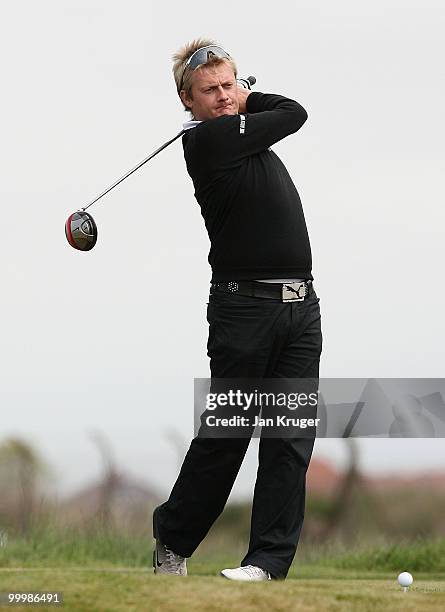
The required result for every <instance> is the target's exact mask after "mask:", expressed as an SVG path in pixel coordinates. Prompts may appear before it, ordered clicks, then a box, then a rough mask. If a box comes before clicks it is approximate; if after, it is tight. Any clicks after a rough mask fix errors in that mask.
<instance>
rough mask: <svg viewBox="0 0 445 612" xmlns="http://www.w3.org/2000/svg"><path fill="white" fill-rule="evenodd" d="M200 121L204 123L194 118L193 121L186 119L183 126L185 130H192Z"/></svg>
mask: <svg viewBox="0 0 445 612" xmlns="http://www.w3.org/2000/svg"><path fill="white" fill-rule="evenodd" d="M199 123H202V121H196V120H192V121H186V122H185V123H184V124H183V125H182V128H183V129H184V130H191V129H192V128H194V127H196V126H197V125H198V124H199Z"/></svg>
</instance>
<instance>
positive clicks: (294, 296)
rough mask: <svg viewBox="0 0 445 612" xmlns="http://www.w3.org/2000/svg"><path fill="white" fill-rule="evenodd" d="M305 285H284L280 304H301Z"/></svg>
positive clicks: (304, 295)
mask: <svg viewBox="0 0 445 612" xmlns="http://www.w3.org/2000/svg"><path fill="white" fill-rule="evenodd" d="M306 293H307V287H306V285H305V283H285V284H283V285H282V288H281V301H282V302H302V301H303V300H304V298H305V297H306Z"/></svg>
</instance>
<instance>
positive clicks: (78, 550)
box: [0, 528, 445, 612]
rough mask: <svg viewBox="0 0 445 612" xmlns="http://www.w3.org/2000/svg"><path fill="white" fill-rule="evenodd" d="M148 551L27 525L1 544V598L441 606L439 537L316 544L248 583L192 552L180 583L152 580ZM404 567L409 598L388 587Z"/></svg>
mask: <svg viewBox="0 0 445 612" xmlns="http://www.w3.org/2000/svg"><path fill="white" fill-rule="evenodd" d="M151 550H152V539H151V537H150V535H147V536H146V537H145V536H143V537H139V538H136V537H134V536H133V537H130V536H125V535H117V534H115V533H107V532H106V531H100V530H99V531H95V532H91V533H90V534H88V533H85V532H81V531H76V530H73V529H71V530H66V529H65V530H64V531H63V532H61V531H57V530H55V529H50V528H45V529H40V530H39V529H36V530H35V531H34V532H33V533H32V534H31V535H30V536H29V537H28V538H12V537H10V538H9V539H8V541H7V542H6V545H5V546H3V547H0V592H2V591H7V590H16V591H23V590H24V591H61V592H62V593H63V596H64V605H63V608H64V609H66V610H70V611H71V610H73V611H79V612H80V611H81V612H85V611H86V610H88V612H94V611H96V610H97V611H98V612H99V611H100V612H107V611H110V612H114V611H116V612H118V611H120V610H125V611H126V612H127V611H132V610H135V611H136V610H137V611H138V612H145V611H147V612H158V611H159V612H161V611H162V612H188V611H189V610H190V611H194V612H195V611H196V612H200V611H202V612H204V611H205V612H219V611H221V612H223V611H224V612H226V611H227V610H231V609H236V610H240V611H242V612H250V611H252V612H253V611H254V610H255V611H262V610H267V611H268V612H274V611H278V612H279V611H283V612H284V611H286V612H288V611H293V610H296V611H299V610H301V611H305V612H306V611H307V612H311V611H314V612H315V611H316V612H324V611H325V610H327V611H343V610H345V611H351V612H352V611H354V612H355V611H361V610H363V611H365V612H366V611H368V610H369V612H376V611H378V610H382V611H383V610H388V609H391V612H397V611H399V610H400V611H402V610H403V611H409V610H413V611H417V610H421V611H422V612H429V611H430V610H437V611H439V610H444V609H445V539H437V540H433V541H429V542H423V541H418V542H412V543H410V544H408V543H407V544H405V545H400V544H399V545H380V546H376V547H375V548H368V549H365V548H363V549H362V550H356V551H353V552H344V551H342V552H339V551H338V550H335V549H329V548H327V547H325V548H323V549H321V548H320V549H319V550H318V552H317V551H315V552H314V553H313V554H312V556H311V558H310V561H308V560H306V562H304V563H302V562H301V559H304V555H300V553H299V555H298V557H297V561H296V563H294V564H293V566H292V568H291V570H290V572H289V575H288V579H287V580H285V581H271V582H267V583H257V584H242V583H234V582H230V581H228V580H224V579H223V578H221V577H219V576H218V574H219V571H220V570H221V568H223V567H234V566H236V565H237V564H238V562H239V557H237V556H235V555H234V554H233V553H232V554H231V555H227V554H221V553H219V555H218V557H216V556H215V554H210V553H209V552H207V551H208V549H203V551H201V552H200V550H199V549H198V551H197V553H196V554H195V555H194V556H193V558H192V559H190V560H189V561H188V568H189V576H188V578H187V579H182V578H176V577H174V578H172V577H165V576H154V575H153V570H152V568H151ZM405 569H406V570H408V571H411V572H412V573H413V574H414V580H415V582H414V585H413V587H411V588H410V590H409V592H408V593H404V592H403V591H402V590H401V589H400V587H399V586H398V585H397V582H396V578H397V574H398V573H399V572H400V571H403V570H405ZM14 609H16V610H20V609H23V610H25V609H26V610H28V611H29V606H28V607H26V608H25V607H20V606H14ZM39 609H40V610H42V609H48V610H49V609H51V608H49V607H43V606H39Z"/></svg>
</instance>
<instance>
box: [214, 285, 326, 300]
mask: <svg viewBox="0 0 445 612" xmlns="http://www.w3.org/2000/svg"><path fill="white" fill-rule="evenodd" d="M313 290H314V288H313V286H312V281H311V280H307V281H302V282H296V283H261V282H259V281H228V282H223V283H211V289H210V293H213V292H219V291H222V292H223V293H234V294H236V295H244V296H246V297H259V298H269V299H276V300H277V299H278V300H281V301H282V302H302V301H303V300H304V298H305V297H307V296H309V295H310V294H311V293H312V292H313Z"/></svg>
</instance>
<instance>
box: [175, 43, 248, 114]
mask: <svg viewBox="0 0 445 612" xmlns="http://www.w3.org/2000/svg"><path fill="white" fill-rule="evenodd" d="M207 45H216V46H218V47H220V46H221V45H220V44H219V43H218V42H216V41H215V40H211V39H210V38H196V39H195V40H192V42H190V43H187V44H186V45H184V46H183V47H181V48H180V49H179V50H178V51H177V52H176V53H174V54H173V56H172V60H173V76H174V79H175V84H176V91H177V92H178V95H179V93H180V91H181V90H182V89H183V90H184V91H185V92H186V94H187V96H188V97H189V98H191V99H192V100H193V96H192V75H193V72H194V70H191V69H190V68H189V67H188V66H187V68H186V69H185V72H184V66H185V64H186V62H187V60H188V59H189V57H190V56H192V55H193V53H194V52H195V51H197V50H198V49H200V48H201V47H207ZM222 63H228V64H229V65H230V66H231V67H232V69H233V74H234V75H235V78H236V76H237V74H238V69H237V67H236V64H235V62H234V60H233V59H232V58H224V57H215V56H214V57H212V58H211V59H210V60H209V61H208V62H206V63H205V64H201V66H198V68H196V70H200V69H201V68H202V67H203V66H206V67H207V66H217V65H219V64H222ZM183 73H184V77H183V76H182V75H183ZM181 80H182V85H181ZM181 102H182V100H181ZM182 105H183V107H184V110H185V111H188V112H189V113H190V115H191V116H193V114H192V112H191V110H190V108H189V107H188V106H186V105H185V104H184V102H182Z"/></svg>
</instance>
